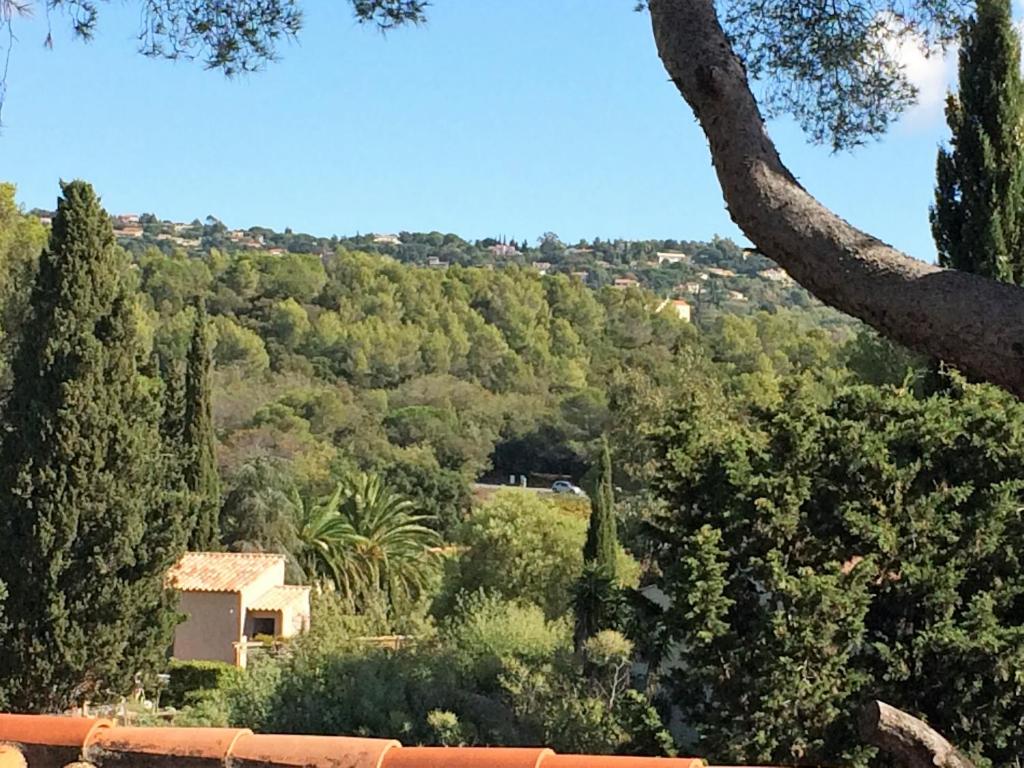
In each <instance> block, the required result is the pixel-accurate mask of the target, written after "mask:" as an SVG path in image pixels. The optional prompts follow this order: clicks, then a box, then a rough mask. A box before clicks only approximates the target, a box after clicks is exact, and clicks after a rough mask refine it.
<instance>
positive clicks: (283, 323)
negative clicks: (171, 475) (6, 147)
mask: <svg viewBox="0 0 1024 768" xmlns="http://www.w3.org/2000/svg"><path fill="white" fill-rule="evenodd" d="M6 195H7V203H6V204H7V205H8V206H9V207H11V209H12V210H13V206H14V201H13V194H12V192H11V191H10V190H9V189H8V191H7V192H6ZM36 213H38V212H36ZM11 215H15V214H13V213H12V214H11ZM45 218H46V217H45V216H44V220H45ZM133 218H134V217H133ZM122 219H123V217H122V218H117V217H115V219H114V220H113V224H114V227H115V234H116V235H119V237H118V242H119V243H120V244H121V245H122V246H124V247H127V248H128V249H129V252H130V253H131V254H132V261H133V263H134V265H135V267H136V270H135V274H136V276H137V280H138V286H139V288H140V290H141V295H140V306H139V313H140V318H141V321H142V324H143V327H144V336H145V338H147V339H149V340H150V345H151V348H152V350H153V353H154V354H155V355H156V356H157V357H158V358H159V359H160V360H161V361H163V363H162V364H163V365H164V367H167V366H168V365H171V366H172V367H173V366H174V365H180V364H181V363H180V362H178V363H176V362H174V361H183V360H184V358H185V353H186V350H187V348H188V345H189V339H190V336H191V332H192V327H193V324H194V318H195V312H196V309H195V307H196V306H197V305H198V304H199V303H202V304H204V305H205V307H206V311H207V312H208V314H209V316H210V319H211V322H212V327H213V336H214V340H213V357H214V360H215V363H216V370H215V374H214V380H213V403H214V419H215V427H216V434H217V439H218V451H217V455H218V462H219V466H220V470H221V474H222V476H223V477H224V478H225V481H226V491H227V499H228V501H229V506H228V509H227V510H226V512H227V513H228V514H229V516H230V511H231V504H234V503H236V502H237V503H241V500H240V499H239V498H238V495H239V493H253V492H255V491H254V490H253V486H252V483H250V482H246V483H245V484H244V486H245V488H244V489H239V491H238V492H237V493H232V492H231V490H232V489H233V488H235V486H236V485H237V484H238V483H237V478H239V477H247V478H249V477H252V476H253V475H254V474H255V475H259V476H260V477H263V478H264V479H266V478H267V477H268V476H270V475H273V476H274V477H275V478H276V480H275V482H279V483H280V482H284V483H286V484H289V485H294V486H296V487H298V488H301V489H303V490H304V491H310V492H321V491H324V490H326V489H327V488H328V487H329V486H330V485H331V480H330V478H331V477H333V476H336V475H337V474H338V473H339V472H343V471H347V470H351V469H354V468H361V469H369V470H375V471H379V472H381V473H383V474H384V475H385V476H386V477H387V478H388V479H389V480H390V481H391V482H392V483H393V484H394V485H395V486H397V487H398V488H400V489H402V490H404V491H406V492H408V493H412V494H414V495H415V496H416V497H417V498H418V499H419V500H420V501H421V502H422V503H424V504H426V506H427V509H429V511H431V512H432V513H435V514H438V515H439V516H441V517H445V518H450V517H452V516H456V517H457V516H458V514H460V510H464V509H465V505H466V503H467V499H468V496H467V487H468V485H467V484H468V483H470V482H472V481H474V480H476V479H478V478H481V477H488V476H490V477H494V478H505V479H506V480H507V476H508V475H510V474H531V475H536V476H537V477H536V479H537V481H538V482H544V481H546V480H547V481H549V480H550V479H551V478H552V477H554V476H567V477H571V478H573V479H577V480H578V479H579V478H580V477H581V476H582V475H583V473H584V472H585V471H586V470H587V467H588V464H589V461H590V457H591V455H592V454H593V451H594V448H595V445H596V442H595V441H596V440H597V439H598V438H599V437H600V436H601V435H602V434H603V433H605V432H606V431H608V430H609V429H610V428H613V427H615V426H616V425H615V421H616V420H615V417H614V412H615V410H616V408H617V404H619V403H632V402H635V401H636V398H637V395H638V393H639V392H644V393H648V394H649V393H650V392H651V391H652V390H658V389H665V390H666V391H668V390H672V389H674V388H676V387H677V385H678V383H679V382H680V381H683V380H686V379H690V378H693V377H694V375H696V373H697V371H698V370H711V369H719V370H721V371H722V372H723V373H726V374H728V376H729V378H730V381H731V384H730V386H731V387H754V388H764V387H768V388H771V386H772V384H771V381H770V379H771V377H772V376H774V375H775V374H776V373H788V372H790V370H791V369H795V370H805V369H806V370H815V369H830V368H835V367H836V366H839V365H841V362H840V360H841V358H842V356H843V354H844V352H843V351H842V350H843V345H844V344H846V343H847V342H848V340H849V339H851V338H853V336H854V333H855V329H856V326H855V325H854V324H853V323H852V322H849V321H846V320H844V319H843V318H842V316H840V315H838V314H836V313H834V312H831V311H830V310H827V309H825V308H823V307H821V306H820V305H817V304H815V303H813V302H811V301H810V300H809V299H808V298H807V296H806V294H805V293H804V292H803V291H802V290H801V289H799V288H798V287H795V286H793V285H792V284H791V283H790V281H788V279H786V278H785V277H784V275H782V276H781V277H780V275H779V274H778V271H777V270H773V269H772V265H771V264H770V262H767V261H766V260H765V259H763V258H762V257H759V256H757V255H748V254H746V253H744V252H743V251H742V250H740V249H739V248H738V247H737V246H735V245H734V244H732V243H731V242H729V241H725V240H715V241H714V242H712V243H695V242H676V241H645V242H624V241H600V240H597V241H594V242H593V243H590V244H580V245H578V246H575V247H567V246H565V245H563V244H562V243H561V242H560V241H558V239H557V237H555V236H554V235H551V234H548V235H545V236H544V237H543V238H540V242H539V245H538V246H537V247H534V248H529V247H528V246H527V245H526V243H525V242H524V243H520V244H515V243H498V242H497V241H488V240H484V241H478V242H476V243H469V242H466V241H464V240H462V239H461V238H458V237H456V236H454V235H440V234H438V233H432V234H427V235H415V234H410V233H402V234H401V235H400V236H398V237H382V236H365V237H354V238H346V239H338V238H332V239H323V238H319V239H318V238H313V237H310V236H306V235H295V234H293V233H291V232H286V233H284V234H278V233H275V232H272V231H271V230H267V229H261V228H253V229H250V230H247V231H245V232H241V231H228V230H227V229H226V228H225V227H224V225H223V224H221V223H220V222H218V221H216V220H215V219H208V220H207V222H206V223H205V224H200V223H199V222H194V223H193V224H191V225H174V224H172V223H170V222H161V221H160V220H158V219H157V218H156V217H154V216H152V215H143V216H142V217H140V222H139V223H138V224H136V223H125V222H124V221H123V220H122ZM19 220H20V221H22V222H23V223H22V224H21V225H20V226H22V228H25V229H26V230H31V231H32V232H33V235H32V237H33V238H35V239H34V240H32V242H33V244H34V245H33V247H35V248H38V247H39V243H40V242H41V238H43V237H45V234H44V228H43V227H42V226H41V225H40V224H39V223H37V221H36V215H34V214H33V215H24V216H21V217H20V219H19ZM126 232H127V233H129V235H128V236H126V235H125V233H126ZM174 233H176V234H174ZM375 241H376V242H375ZM658 253H662V254H665V253H669V254H676V255H677V256H676V257H675V260H674V261H673V262H664V263H662V264H660V265H659V264H658V256H657V254H658ZM679 254H685V256H686V258H682V257H681V256H678V255H679ZM662 258H663V260H664V256H663V257H662ZM538 261H539V262H541V265H542V267H541V268H538V267H537V262H538ZM439 262H440V264H441V267H440V268H439V267H438V263H439ZM8 263H9V264H10V265H12V266H11V267H10V276H9V278H8V283H9V284H11V285H16V284H17V280H19V279H22V280H23V279H24V276H22V275H20V273H19V272H18V269H22V267H19V266H18V265H19V264H20V263H21V262H16V261H9V262H8ZM428 265H433V268H431V267H430V266H428ZM16 267H17V268H16ZM708 268H711V270H712V273H711V274H709V273H708V272H707V269H708ZM581 270H582V271H585V272H586V274H580V272H581ZM716 270H717V271H718V272H719V273H720V274H717V275H716V274H714V273H715V271H716ZM22 271H23V269H22ZM544 272H546V273H547V274H542V273H544ZM765 272H767V274H768V275H769V276H768V277H764V276H762V274H761V273H765ZM573 273H576V274H573ZM623 274H629V275H631V276H634V277H636V278H637V282H638V284H637V286H635V287H633V286H630V287H625V288H624V287H622V286H621V285H620V286H612V285H610V283H611V281H612V280H613V279H614V277H615V276H616V275H623ZM688 285H689V286H690V287H692V288H693V289H694V291H695V292H694V293H693V294H686V293H685V291H686V290H687V286H688ZM738 289H744V290H745V293H743V299H742V300H730V299H729V298H728V295H727V294H728V291H733V292H734V293H735V292H737V291H738ZM683 295H687V296H688V301H689V303H690V305H691V307H692V322H689V323H688V322H686V321H685V320H684V319H683V318H681V317H680V316H678V315H677V314H676V312H674V311H673V309H672V307H671V305H669V306H668V307H666V306H665V305H664V298H665V297H667V296H683ZM7 304H8V306H9V309H8V310H7V311H9V312H14V313H16V312H17V311H18V299H17V296H16V295H15V296H14V298H13V299H11V300H9V301H8V302H7ZM702 375H703V374H702ZM250 501H251V500H250ZM449 522H450V521H449Z"/></svg>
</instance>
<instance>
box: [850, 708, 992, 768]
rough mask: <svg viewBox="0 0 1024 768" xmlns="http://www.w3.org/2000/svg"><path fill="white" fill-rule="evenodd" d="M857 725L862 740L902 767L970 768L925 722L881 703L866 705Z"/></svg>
mask: <svg viewBox="0 0 1024 768" xmlns="http://www.w3.org/2000/svg"><path fill="white" fill-rule="evenodd" d="M857 726H858V728H859V730H860V737H861V738H862V739H864V741H866V742H867V743H868V744H871V745H872V746H875V747H878V748H879V749H881V750H882V751H883V752H886V753H887V754H889V755H891V756H892V757H894V758H896V760H897V761H898V762H899V763H900V765H904V766H906V768H974V763H972V762H971V761H970V760H968V759H967V758H966V757H964V756H963V755H961V754H960V753H959V752H957V751H956V748H955V747H954V746H953V745H952V744H950V743H949V742H948V741H946V740H945V739H944V738H943V737H942V736H940V735H939V734H937V733H936V732H935V731H933V730H932V729H931V728H929V727H928V726H927V725H925V723H923V722H922V721H920V720H918V719H917V718H916V717H911V716H910V715H908V714H907V713H906V712H903V711H901V710H899V709H896V707H892V706H889V705H888V704H886V703H885V702H883V701H872V702H869V703H868V704H867V705H866V706H865V707H864V709H863V710H862V711H861V713H860V718H859V720H858V723H857Z"/></svg>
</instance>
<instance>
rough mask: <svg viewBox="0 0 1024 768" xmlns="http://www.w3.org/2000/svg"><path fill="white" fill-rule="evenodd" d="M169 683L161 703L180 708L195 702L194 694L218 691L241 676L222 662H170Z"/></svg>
mask: <svg viewBox="0 0 1024 768" xmlns="http://www.w3.org/2000/svg"><path fill="white" fill-rule="evenodd" d="M168 671H169V672H170V676H171V679H170V682H169V683H168V685H167V691H166V692H165V693H164V695H163V703H164V704H166V705H167V706H171V707H182V706H184V705H186V704H189V703H190V699H189V696H190V694H192V698H191V700H192V701H195V700H196V696H195V695H194V694H196V693H197V692H199V693H207V692H210V691H220V690H223V689H224V688H226V687H228V686H229V685H231V684H233V683H235V682H236V681H237V680H238V678H239V676H240V675H241V674H242V672H241V670H239V669H238V668H237V667H235V666H233V665H231V664H227V663H225V662H223V661H172V662H171V664H170V668H169V670H168Z"/></svg>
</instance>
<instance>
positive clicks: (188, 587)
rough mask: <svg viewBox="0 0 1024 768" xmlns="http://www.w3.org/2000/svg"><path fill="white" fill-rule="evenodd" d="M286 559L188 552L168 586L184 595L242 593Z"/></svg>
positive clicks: (169, 577) (174, 569) (171, 572)
mask: <svg viewBox="0 0 1024 768" xmlns="http://www.w3.org/2000/svg"><path fill="white" fill-rule="evenodd" d="M283 562H284V555H268V554H263V553H259V552H186V553H185V554H184V555H182V558H181V560H179V561H178V562H177V563H175V565H174V566H173V567H172V568H171V570H169V571H168V572H167V584H168V585H169V586H171V587H174V588H175V589H180V590H182V591H185V592H241V591H242V590H243V589H245V588H246V587H247V586H249V585H250V584H252V583H253V582H254V581H256V579H258V578H260V577H261V576H262V575H263V574H264V573H266V571H267V569H268V568H272V567H274V566H275V565H277V564H278V563H283Z"/></svg>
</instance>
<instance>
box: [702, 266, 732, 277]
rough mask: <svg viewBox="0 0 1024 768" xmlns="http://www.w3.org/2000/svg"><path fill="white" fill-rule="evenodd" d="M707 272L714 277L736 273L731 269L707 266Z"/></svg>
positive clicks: (729, 275) (730, 275)
mask: <svg viewBox="0 0 1024 768" xmlns="http://www.w3.org/2000/svg"><path fill="white" fill-rule="evenodd" d="M707 273H708V274H709V275H714V276H715V277H736V273H735V272H733V271H732V270H731V269H723V268H722V267H708V268H707Z"/></svg>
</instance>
